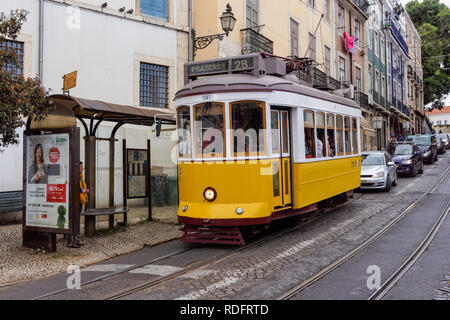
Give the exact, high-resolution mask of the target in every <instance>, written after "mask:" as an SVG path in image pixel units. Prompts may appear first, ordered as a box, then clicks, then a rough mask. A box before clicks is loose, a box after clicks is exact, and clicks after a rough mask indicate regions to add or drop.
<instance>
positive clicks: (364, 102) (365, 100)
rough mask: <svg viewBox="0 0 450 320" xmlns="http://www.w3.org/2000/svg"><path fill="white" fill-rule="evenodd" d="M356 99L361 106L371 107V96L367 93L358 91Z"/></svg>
mask: <svg viewBox="0 0 450 320" xmlns="http://www.w3.org/2000/svg"><path fill="white" fill-rule="evenodd" d="M355 101H356V102H358V103H359V105H360V106H361V108H365V109H369V97H368V96H367V94H365V93H362V92H359V91H356V92H355Z"/></svg>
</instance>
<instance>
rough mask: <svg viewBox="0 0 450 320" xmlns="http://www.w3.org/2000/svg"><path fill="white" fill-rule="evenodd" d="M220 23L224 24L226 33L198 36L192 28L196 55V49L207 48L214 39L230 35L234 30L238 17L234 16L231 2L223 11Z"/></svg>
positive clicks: (223, 27)
mask: <svg viewBox="0 0 450 320" xmlns="http://www.w3.org/2000/svg"><path fill="white" fill-rule="evenodd" d="M220 23H221V24H222V29H223V31H225V33H219V34H212V35H209V36H203V37H197V38H196V37H195V30H192V37H193V38H194V57H195V51H197V50H198V49H204V48H206V47H207V46H209V45H210V44H211V42H213V41H214V39H219V40H222V39H223V36H224V35H226V36H227V37H228V34H229V33H230V32H231V31H233V28H234V24H235V23H236V18H235V17H234V14H233V12H231V6H230V4H229V3H228V4H227V9H226V11H225V12H223V13H222V15H221V16H220Z"/></svg>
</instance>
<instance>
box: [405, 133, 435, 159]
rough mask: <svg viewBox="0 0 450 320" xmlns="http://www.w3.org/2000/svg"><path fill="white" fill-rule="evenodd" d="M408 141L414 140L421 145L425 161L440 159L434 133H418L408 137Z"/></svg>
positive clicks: (417, 144)
mask: <svg viewBox="0 0 450 320" xmlns="http://www.w3.org/2000/svg"><path fill="white" fill-rule="evenodd" d="M406 141H412V142H414V144H415V145H416V146H418V147H419V150H420V152H422V154H423V161H424V162H426V163H432V162H434V161H437V160H438V155H437V142H436V136H435V135H434V134H416V135H414V136H408V137H406Z"/></svg>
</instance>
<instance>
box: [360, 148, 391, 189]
mask: <svg viewBox="0 0 450 320" xmlns="http://www.w3.org/2000/svg"><path fill="white" fill-rule="evenodd" d="M361 160H362V164H361V189H382V190H385V191H389V190H390V189H391V186H396V185H397V181H398V179H397V170H396V167H395V163H394V161H393V160H392V158H391V156H390V155H389V153H387V152H386V151H365V152H362V154H361Z"/></svg>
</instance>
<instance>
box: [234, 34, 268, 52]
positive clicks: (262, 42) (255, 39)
mask: <svg viewBox="0 0 450 320" xmlns="http://www.w3.org/2000/svg"><path fill="white" fill-rule="evenodd" d="M241 31H242V54H248V53H256V52H266V53H270V54H273V41H272V40H270V39H269V38H266V37H264V36H263V35H262V34H260V33H258V32H256V31H255V30H253V29H252V28H247V29H242V30H241Z"/></svg>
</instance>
